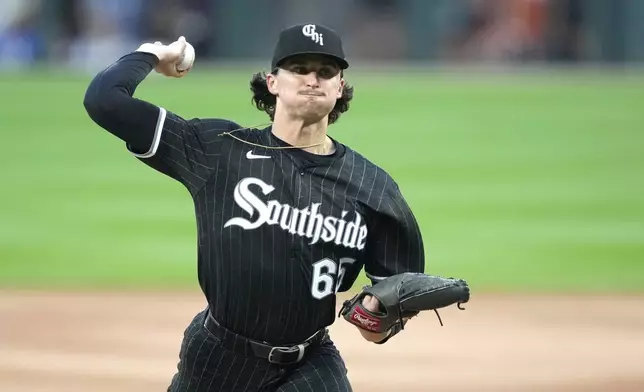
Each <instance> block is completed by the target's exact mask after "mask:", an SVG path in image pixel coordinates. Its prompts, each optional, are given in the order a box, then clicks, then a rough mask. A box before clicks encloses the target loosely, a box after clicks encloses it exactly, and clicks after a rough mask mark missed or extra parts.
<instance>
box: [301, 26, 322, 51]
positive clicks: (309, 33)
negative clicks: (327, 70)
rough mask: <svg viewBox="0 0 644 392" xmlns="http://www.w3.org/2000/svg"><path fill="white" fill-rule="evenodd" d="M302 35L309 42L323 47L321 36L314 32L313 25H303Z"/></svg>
mask: <svg viewBox="0 0 644 392" xmlns="http://www.w3.org/2000/svg"><path fill="white" fill-rule="evenodd" d="M302 34H304V36H305V37H309V38H311V40H312V41H313V42H315V43H316V44H320V46H324V40H323V39H322V34H320V33H318V32H317V31H315V25H314V24H307V25H304V27H302Z"/></svg>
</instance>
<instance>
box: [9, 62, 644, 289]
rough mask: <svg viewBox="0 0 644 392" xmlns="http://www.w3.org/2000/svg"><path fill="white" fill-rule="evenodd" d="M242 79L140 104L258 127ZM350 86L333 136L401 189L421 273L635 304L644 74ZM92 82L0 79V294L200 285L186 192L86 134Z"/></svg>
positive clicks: (216, 81) (182, 87)
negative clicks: (606, 294) (413, 222)
mask: <svg viewBox="0 0 644 392" xmlns="http://www.w3.org/2000/svg"><path fill="white" fill-rule="evenodd" d="M251 72H252V70H244V71H236V72H232V71H223V70H212V71H206V70H202V72H194V73H193V74H192V75H190V76H189V77H187V78H185V79H182V80H169V79H162V78H161V77H156V76H155V77H151V78H150V79H149V80H147V81H146V82H144V83H143V84H142V85H141V86H140V87H139V90H138V92H137V96H138V97H140V98H143V99H147V100H150V101H152V102H154V103H157V104H160V105H163V106H164V107H166V108H167V109H170V110H173V111H175V112H178V113H180V114H181V115H183V116H184V117H193V116H195V117H196V116H203V117H226V118H231V119H234V120H236V121H238V122H240V123H242V124H244V125H253V124H261V123H265V122H266V121H267V119H266V117H265V116H264V115H263V114H262V113H260V112H258V111H257V110H255V109H254V107H252V106H251V104H250V95H249V91H248V80H249V77H250V74H251ZM354 72H355V71H354ZM348 78H350V79H349V80H350V81H351V82H352V83H353V84H354V85H355V86H356V95H355V102H354V103H353V105H352V107H351V110H350V111H349V113H347V114H346V115H344V117H343V118H341V120H340V122H339V123H338V124H337V125H334V126H332V128H331V134H332V135H333V136H334V137H336V138H337V139H339V140H340V141H342V142H345V143H347V144H349V145H350V146H352V147H354V148H355V149H356V150H358V151H360V152H361V153H363V154H365V155H366V156H368V157H369V158H370V159H372V160H373V161H374V162H376V163H377V164H379V165H381V166H382V167H384V168H385V169H386V170H387V171H389V172H390V173H391V174H392V175H393V176H394V178H395V179H396V180H397V182H398V183H399V184H400V186H401V188H402V190H403V192H404V194H405V195H406V197H407V199H408V201H409V203H410V204H411V206H412V208H413V209H414V211H415V213H416V215H417V218H418V220H419V222H420V224H421V227H422V230H423V233H424V237H425V242H426V247H427V254H428V260H429V262H428V269H427V271H428V272H429V273H435V274H441V275H451V276H461V277H465V278H467V279H468V280H469V281H470V283H471V284H472V286H473V287H475V288H476V289H479V290H494V291H501V290H503V291H505V290H529V291H539V290H543V291H585V292H588V291H611V292H612V291H644V111H642V110H641V109H642V103H644V89H642V87H641V86H642V82H643V81H644V77H639V76H631V77H625V76H618V75H613V76H611V75H602V74H595V75H590V74H585V75H582V76H580V75H575V74H572V73H568V74H554V73H552V74H542V75H522V76H521V75H507V76H503V75H498V74H497V75H494V76H491V75H484V74H482V75H478V76H476V75H470V76H467V77H463V76H462V75H456V74H454V75H447V74H438V73H433V74H432V73H420V72H417V73H414V74H411V75H407V76H405V75H403V74H402V73H398V74H382V73H365V74H361V75H356V76H354V75H353V74H351V75H349V76H348ZM88 82H89V76H84V77H83V76H79V77H70V76H65V75H64V74H61V73H36V74H34V73H27V74H18V75H16V74H6V75H0V91H2V92H3V94H2V98H0V121H1V122H0V123H1V124H2V128H1V131H0V135H2V139H1V140H2V154H0V176H1V178H2V188H1V189H2V192H1V193H0V216H1V220H0V286H5V287H8V286H12V287H32V286H38V287H59V288H70V287H101V288H106V287H112V286H119V287H135V286H140V285H141V284H143V285H145V286H146V287H154V288H158V287H161V288H163V287H173V288H182V287H192V288H194V287H196V286H197V281H196V263H195V258H196V249H195V247H196V239H195V224H194V212H193V209H192V204H191V200H190V197H189V195H188V192H187V191H186V190H185V189H183V188H182V186H181V185H179V184H178V183H176V182H174V181H173V180H171V179H169V178H166V177H164V176H162V175H161V174H158V173H155V172H154V171H152V170H151V169H149V168H147V167H145V166H144V165H142V164H141V163H139V162H138V161H137V160H136V159H134V158H133V157H131V156H130V155H129V153H127V152H126V151H125V149H124V146H123V144H122V143H121V142H120V141H119V140H117V139H116V138H114V137H112V136H111V135H109V134H108V133H107V132H105V131H102V130H101V129H99V128H98V127H97V126H96V125H94V124H93V123H92V122H91V121H90V120H89V118H88V117H87V115H86V114H85V112H84V110H83V107H82V99H83V94H84V91H85V88H86V86H87V84H88ZM362 283H364V281H361V282H360V284H362Z"/></svg>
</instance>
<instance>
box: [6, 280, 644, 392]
mask: <svg viewBox="0 0 644 392" xmlns="http://www.w3.org/2000/svg"><path fill="white" fill-rule="evenodd" d="M203 306H204V302H203V300H202V298H201V297H200V296H199V295H198V294H194V293H193V294H186V293H182V294H177V293H161V294H151V293H146V294H141V293H137V294H134V293H66V294H65V293H42V292H29V293H27V292H15V291H4V292H3V291H0V391H2V392H36V391H38V392H40V391H43V392H44V391H47V392H62V391H65V392H76V391H93V392H103V391H105V392H107V391H109V392H113V391H122V392H130V391H136V392H147V391H165V389H166V387H167V384H168V382H169V380H170V378H171V377H172V375H173V374H174V371H175V369H176V361H177V353H178V348H179V344H180V342H181V338H182V333H183V330H184V329H185V327H186V326H187V324H188V322H189V321H190V320H191V318H192V316H193V315H194V314H195V313H196V312H198V311H199V310H201V309H202V308H203ZM441 316H442V319H443V322H444V324H445V326H444V327H441V326H440V324H439V323H438V320H437V318H436V316H435V315H434V314H433V313H431V312H429V313H427V314H425V315H422V316H420V317H418V318H415V319H414V320H412V322H410V324H409V325H408V327H407V328H406V330H405V331H404V332H403V333H402V334H400V335H399V336H397V337H396V338H395V339H394V340H392V341H391V342H390V343H387V344H385V345H383V346H376V345H373V344H370V343H368V342H366V341H363V340H362V339H361V338H360V336H359V334H358V332H357V331H356V330H355V329H354V327H353V326H351V325H349V324H348V323H346V322H344V321H342V320H337V322H336V323H335V324H334V325H333V326H332V327H331V336H332V337H333V340H334V341H335V342H336V345H337V346H338V348H339V349H340V351H341V352H342V354H343V356H344V358H345V360H346V362H347V366H348V368H349V377H350V379H351V381H352V383H353V387H354V390H355V391H358V392H362V391H369V392H377V391H397V392H401V391H407V392H412V391H620V392H625V391H644V297H610V296H576V297H575V296H569V297H567V296H550V297H536V296H518V297H517V296H512V297H510V296H495V295H491V294H490V295H476V296H475V297H473V299H472V301H471V302H470V303H469V304H467V305H466V310H465V311H459V310H457V309H456V308H455V307H452V308H448V309H445V310H443V311H441Z"/></svg>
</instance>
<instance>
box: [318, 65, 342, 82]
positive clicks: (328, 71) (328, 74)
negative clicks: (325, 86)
mask: <svg viewBox="0 0 644 392" xmlns="http://www.w3.org/2000/svg"><path fill="white" fill-rule="evenodd" d="M337 74H338V70H337V69H336V68H335V67H332V66H329V65H325V66H323V67H322V68H320V69H319V70H318V76H319V77H321V78H324V79H331V78H332V77H334V76H335V75H337Z"/></svg>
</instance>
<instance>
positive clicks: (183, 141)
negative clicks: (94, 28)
mask: <svg viewBox="0 0 644 392" xmlns="http://www.w3.org/2000/svg"><path fill="white" fill-rule="evenodd" d="M185 47H186V41H185V39H184V38H183V37H181V38H180V39H179V40H178V41H176V42H174V43H172V44H170V45H161V44H151V43H147V44H143V45H141V46H140V47H139V48H138V49H137V50H136V51H134V52H132V53H129V54H126V55H125V56H123V57H121V58H120V59H118V60H117V61H116V62H115V63H113V64H111V65H110V66H109V67H107V68H106V69H104V70H102V71H101V72H99V73H98V74H97V75H96V76H95V77H94V78H93V80H92V81H91V82H90V84H89V86H88V88H87V91H86V93H85V99H84V101H83V105H84V107H85V109H86V111H87V114H88V115H89V117H90V118H91V119H92V120H93V121H94V122H95V123H96V124H98V125H99V126H100V127H101V128H103V129H105V130H107V131H108V132H110V133H111V134H113V135H115V136H116V137H118V138H119V139H121V140H123V141H124V142H125V143H126V144H127V148H128V149H129V150H130V151H131V152H132V153H133V154H134V155H135V156H136V157H137V158H139V159H140V160H141V161H143V162H144V163H145V164H147V165H148V166H150V167H152V168H154V169H156V170H158V171H160V172H162V173H164V174H166V175H168V176H170V177H172V178H174V179H177V180H179V181H180V182H182V183H183V184H185V185H186V186H187V187H188V188H189V189H190V191H191V192H194V191H197V190H198V189H200V187H201V186H202V185H203V183H205V181H206V179H207V178H208V176H209V174H210V173H211V171H212V170H213V169H214V167H215V166H216V161H217V159H218V156H219V149H220V145H221V141H222V140H223V138H221V137H219V138H218V137H217V136H218V135H219V134H220V133H221V132H224V131H230V130H232V129H235V128H238V127H239V126H238V125H237V124H235V123H233V122H231V121H227V120H223V119H192V120H185V119H183V118H182V117H181V116H179V115H177V114H174V113H172V112H170V111H168V110H166V109H164V108H162V107H159V106H157V105H155V104H152V103H150V102H146V101H144V100H141V99H138V98H135V97H134V93H135V91H136V88H137V86H138V85H139V84H140V83H141V82H142V81H143V80H144V79H145V78H146V77H147V76H148V75H149V74H150V72H152V70H156V71H157V72H159V73H161V74H163V75H165V76H168V77H174V78H180V77H183V76H185V75H186V74H187V73H188V72H189V70H190V69H187V70H185V71H183V72H180V71H178V70H177V68H176V64H177V63H178V62H179V60H180V58H181V56H182V53H183V50H184V49H185Z"/></svg>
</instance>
